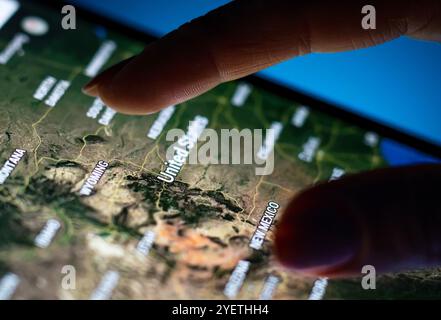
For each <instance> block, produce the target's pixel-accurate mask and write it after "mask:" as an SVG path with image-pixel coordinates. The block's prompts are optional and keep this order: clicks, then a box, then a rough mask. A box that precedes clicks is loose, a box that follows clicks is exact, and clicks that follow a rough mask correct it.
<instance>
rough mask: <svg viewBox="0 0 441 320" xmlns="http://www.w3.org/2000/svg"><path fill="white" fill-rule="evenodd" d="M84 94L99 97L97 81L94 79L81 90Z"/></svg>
mask: <svg viewBox="0 0 441 320" xmlns="http://www.w3.org/2000/svg"><path fill="white" fill-rule="evenodd" d="M81 91H82V92H83V93H84V94H87V95H88V96H93V97H95V96H97V95H98V82H97V81H96V80H95V79H92V80H91V81H89V82H88V83H86V85H84V87H83V88H82V89H81Z"/></svg>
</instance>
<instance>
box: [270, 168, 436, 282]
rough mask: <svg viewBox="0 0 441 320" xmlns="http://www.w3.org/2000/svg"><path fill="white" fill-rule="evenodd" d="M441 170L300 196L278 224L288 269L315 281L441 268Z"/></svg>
mask: <svg viewBox="0 0 441 320" xmlns="http://www.w3.org/2000/svg"><path fill="white" fill-rule="evenodd" d="M440 183H441V166H440V165H420V166H412V167H399V168H390V169H380V170H376V171H371V172H366V173H361V174H356V175H353V176H348V177H346V178H342V179H340V180H338V181H333V182H329V183H325V184H321V185H318V186H315V187H313V188H311V189H309V190H307V191H305V192H303V193H301V194H300V195H298V196H297V197H296V198H295V199H294V200H293V201H292V202H291V204H290V205H289V206H288V208H287V210H286V212H285V214H284V215H283V216H282V218H281V221H280V223H279V225H278V229H277V231H276V237H275V248H276V253H277V256H278V259H279V260H280V262H281V263H282V264H283V265H285V266H287V267H288V268H292V269H295V270H298V271H300V272H303V273H306V274H310V275H315V276H327V277H338V276H351V275H360V272H361V268H362V267H363V265H373V266H374V267H375V268H376V271H377V272H380V273H381V272H392V271H402V270H406V269H416V268H420V267H434V266H440V265H441V232H440V230H441V201H440V200H439V185H440Z"/></svg>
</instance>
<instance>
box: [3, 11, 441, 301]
mask: <svg viewBox="0 0 441 320" xmlns="http://www.w3.org/2000/svg"><path fill="white" fill-rule="evenodd" d="M31 15H32V16H39V17H41V18H42V19H44V20H45V21H46V22H48V24H49V26H50V29H49V32H48V33H47V34H46V35H44V36H30V40H29V42H28V43H26V44H24V46H23V52H21V53H17V54H16V55H15V56H13V57H12V58H11V59H10V60H9V61H8V62H7V63H6V64H5V65H0V90H1V92H2V97H1V98H0V114H1V117H0V165H3V163H5V161H6V160H8V158H9V157H10V156H11V154H12V153H13V152H14V150H15V149H23V150H26V154H25V156H24V157H23V159H22V160H20V162H19V163H18V164H17V166H16V168H15V169H14V171H13V172H12V173H11V174H10V176H9V177H8V178H7V179H6V181H5V183H4V184H2V185H0V277H1V276H2V275H3V274H5V273H6V272H12V273H14V274H16V275H18V276H19V277H20V284H19V285H18V287H17V289H16V292H15V294H14V298H43V299H45V298H56V299H77V298H88V297H90V295H91V293H92V292H93V291H94V290H95V288H96V287H97V286H98V285H99V283H100V280H101V278H102V277H103V275H104V274H105V273H106V272H107V271H108V270H115V271H117V272H118V274H119V276H120V279H119V281H118V284H117V286H116V287H115V288H114V289H113V292H112V295H111V297H112V298H113V299H127V298H138V299H144V298H157V299H173V298H186V299H195V298H200V299H210V298H213V299H224V298H225V295H224V293H223V291H224V288H225V286H226V284H227V282H228V281H229V278H230V275H231V273H232V272H233V270H234V268H235V267H236V265H237V264H238V263H239V261H241V260H246V261H249V262H250V269H249V270H248V272H247V274H246V277H245V280H244V282H243V284H241V286H240V290H239V291H238V294H237V298H239V299H256V298H259V295H260V293H261V291H262V288H263V286H264V284H265V281H266V279H267V278H268V276H269V275H274V276H276V277H277V278H278V279H279V282H278V285H277V288H276V289H275V290H274V292H273V296H272V298H274V299H298V298H302V299H305V298H308V296H309V294H310V292H311V289H312V286H313V283H314V280H315V279H309V278H304V277H302V276H301V275H298V274H294V273H290V272H287V271H286V270H284V269H283V268H281V267H280V266H279V265H278V264H277V262H276V261H275V258H274V256H273V254H272V252H271V242H272V238H273V232H274V228H275V227H276V224H277V218H276V221H275V225H273V226H272V227H271V229H270V230H269V232H268V234H267V235H266V238H265V241H264V245H263V247H262V248H261V249H260V250H254V249H251V248H250V247H249V241H250V238H251V237H252V235H253V233H254V231H255V230H256V227H257V226H258V224H259V220H260V218H261V216H262V214H263V212H264V211H265V208H266V205H267V203H268V201H270V200H272V201H275V202H277V203H278V204H280V206H281V209H280V212H279V213H278V216H277V217H280V215H281V214H283V208H284V207H286V205H287V204H288V202H289V201H290V199H291V198H292V197H293V196H294V195H295V194H296V193H297V192H299V191H300V190H302V189H304V188H306V187H308V186H311V185H313V184H315V183H319V182H322V181H327V180H329V179H330V178H331V176H332V174H333V171H334V170H335V169H339V170H343V171H344V172H345V174H351V173H355V172H360V171H364V170H370V169H374V168H379V167H383V166H386V162H385V160H384V159H383V158H382V156H381V154H380V151H379V146H378V145H379V144H378V142H377V143H375V144H374V145H368V144H366V143H365V137H366V131H365V130H362V129H360V128H358V127H355V126H353V125H350V124H348V123H345V122H342V121H340V120H339V119H336V118H333V117H331V116H329V115H327V114H324V113H321V112H318V111H315V110H314V109H313V108H311V109H310V114H309V115H308V117H307V119H306V121H305V122H304V124H303V125H302V126H301V127H296V126H294V125H293V124H292V118H293V115H294V114H295V113H296V112H297V111H298V110H299V108H301V106H300V105H299V104H297V103H296V102H293V101H289V100H287V99H285V98H281V97H278V96H276V95H274V94H272V93H270V92H267V91H264V90H262V89H260V88H258V87H254V88H252V92H251V94H250V96H249V97H248V98H247V99H246V101H245V103H244V105H242V106H241V107H235V106H233V105H232V104H231V98H232V96H233V95H234V94H235V92H236V90H237V87H238V83H237V82H236V83H228V84H223V85H221V86H219V87H217V88H215V89H213V90H211V91H210V92H208V93H206V94H204V95H202V96H200V97H198V98H196V99H193V100H191V101H189V102H186V103H183V104H181V105H178V106H176V108H175V111H174V113H173V115H172V117H171V118H170V119H169V120H168V121H167V124H166V126H165V127H164V128H163V130H162V133H161V134H160V135H159V136H158V137H157V138H156V139H150V138H148V137H147V133H148V132H149V129H150V128H151V127H152V125H153V123H154V122H155V121H156V120H157V118H158V115H149V116H128V115H123V114H116V115H115V116H114V117H113V119H112V120H111V121H110V123H109V124H108V125H102V124H100V123H99V122H98V118H99V117H98V118H95V119H93V118H90V117H88V116H87V115H86V114H87V112H88V110H89V109H90V107H91V106H92V104H93V103H94V98H91V97H88V96H85V95H83V94H82V93H81V87H82V86H83V85H84V84H85V83H86V82H87V81H88V80H89V77H87V76H86V75H85V74H84V70H85V68H86V66H87V65H88V63H89V62H90V60H91V59H92V57H93V56H94V54H95V53H96V51H97V50H98V48H99V47H100V45H101V44H102V43H103V41H106V40H112V41H114V43H116V45H117V48H116V50H115V52H113V53H112V55H111V56H110V58H109V59H108V61H107V62H106V64H105V66H104V67H106V66H109V65H111V64H113V63H116V62H118V61H120V60H122V59H125V58H127V57H129V56H131V55H133V54H136V53H138V52H139V51H140V50H142V47H143V46H142V44H141V43H139V42H137V41H133V40H130V39H128V38H126V37H123V36H121V35H119V34H117V33H114V32H110V31H107V32H105V35H103V29H99V30H100V32H97V29H96V26H94V25H93V24H91V23H86V22H84V21H80V22H78V26H79V29H78V30H76V31H68V32H66V31H62V30H61V29H60V27H59V21H58V20H59V17H58V15H57V14H56V13H55V14H54V13H53V12H50V11H48V10H47V9H42V8H40V7H38V6H35V5H31V4H26V5H24V7H23V8H22V9H21V10H20V11H19V12H18V13H17V14H16V15H15V16H14V18H13V20H11V21H10V23H8V24H7V26H6V27H4V28H3V29H2V30H1V33H0V52H1V51H2V50H3V48H5V47H6V46H7V45H8V43H9V42H10V41H11V39H12V38H13V37H14V35H16V34H17V33H19V32H23V30H22V29H21V25H20V21H21V20H22V19H23V18H24V17H26V16H31ZM48 76H51V77H54V78H55V79H57V81H58V80H67V81H69V82H70V86H69V88H68V89H67V90H66V92H65V93H64V95H63V96H62V97H61V99H60V100H59V101H58V102H57V104H56V105H55V107H53V108H51V107H48V106H47V105H46V104H45V102H44V100H38V99H35V98H34V97H33V96H34V93H35V91H36V89H37V88H38V87H39V85H40V84H41V83H42V81H43V80H44V79H45V78H46V77H48ZM198 115H199V116H203V117H206V118H207V119H208V127H209V128H212V129H215V130H217V131H218V132H220V130H221V129H232V128H236V129H238V130H242V129H266V128H269V127H270V126H271V124H272V123H274V122H280V123H281V124H282V126H283V130H282V132H281V134H280V137H279V138H278V140H277V143H276V145H275V148H274V157H275V158H274V171H273V172H272V174H270V175H262V176H258V175H256V174H255V167H256V165H247V164H241V165H225V164H210V165H200V164H186V165H184V167H183V169H182V170H181V172H180V173H179V175H178V176H177V178H176V180H175V181H174V182H173V183H165V182H162V181H160V180H158V179H157V175H158V174H159V172H160V171H161V170H163V169H164V161H165V160H166V150H167V148H168V147H169V146H170V144H171V143H172V142H169V141H166V139H165V134H166V132H167V130H169V129H172V128H180V129H183V130H186V129H187V127H188V125H189V121H191V120H193V119H194V118H195V117H196V116H198ZM311 137H316V138H318V139H320V143H319V146H318V147H317V150H315V154H314V156H313V159H312V161H311V162H307V161H303V160H301V159H300V158H299V154H300V153H301V152H302V150H303V149H304V146H305V143H307V141H308V139H310V138H311ZM379 139H381V138H379ZM98 161H106V162H107V163H108V164H109V166H108V167H107V169H106V171H105V173H104V174H103V176H102V178H101V180H100V181H99V183H98V184H97V185H96V186H95V188H94V190H93V192H92V194H91V195H90V196H81V195H80V194H79V190H80V189H81V187H82V185H83V184H84V182H85V180H86V179H87V177H88V176H89V175H90V173H91V172H92V170H93V169H94V167H95V166H96V164H97V162H98ZM49 219H55V220H57V221H58V222H59V223H60V225H61V227H60V230H58V231H57V233H56V234H55V236H54V238H53V240H52V241H51V243H50V245H49V246H48V247H47V248H39V247H37V246H36V245H35V238H36V237H37V235H38V234H40V233H41V231H42V229H43V228H44V226H45V224H46V223H47V221H48V220H49ZM147 232H152V233H153V234H155V240H154V243H153V244H152V246H151V248H150V251H149V253H148V254H147V255H140V254H139V253H138V252H137V249H136V248H137V245H138V243H139V241H140V240H141V239H142V238H143V236H144V235H145V234H146V233H147ZM64 265H72V266H74V267H75V268H76V271H77V272H76V275H77V285H76V290H64V289H62V287H61V286H60V281H61V279H62V277H63V274H62V273H61V272H60V270H61V268H62V267H63V266H64ZM382 285H384V286H383V287H382ZM385 287H387V289H384V288H385ZM438 287H439V273H438V271H436V270H434V271H415V272H411V273H403V274H397V275H395V274H394V275H386V276H382V277H380V278H379V280H378V282H377V288H378V290H374V291H375V292H368V291H365V290H362V289H361V286H360V281H359V279H355V280H354V279H349V280H335V281H334V280H332V281H329V286H328V288H327V291H326V293H325V298H330V299H332V298H414V297H439V293H437V292H439V290H438V291H436V288H438ZM159 288H160V290H159ZM382 288H383V289H382ZM375 294H379V295H378V296H376V295H375Z"/></svg>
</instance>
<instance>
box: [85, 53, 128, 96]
mask: <svg viewBox="0 0 441 320" xmlns="http://www.w3.org/2000/svg"><path fill="white" fill-rule="evenodd" d="M134 57H135V56H133V57H131V58H129V59H126V60H123V61H121V62H119V63H117V64H115V65H113V66H112V67H110V68H108V69H107V70H104V71H103V72H101V73H100V74H98V75H97V76H95V77H94V78H93V79H92V80H90V81H89V82H88V83H86V84H85V85H84V86H83V88H82V89H81V90H82V91H83V93H84V94H87V95H89V96H97V95H98V85H99V84H100V83H101V82H103V81H111V79H112V78H113V77H114V76H115V75H116V74H117V73H118V72H119V71H121V70H122V69H123V68H124V67H125V66H126V65H127V64H128V63H129V62H130V61H131V60H132V59H133V58H134Z"/></svg>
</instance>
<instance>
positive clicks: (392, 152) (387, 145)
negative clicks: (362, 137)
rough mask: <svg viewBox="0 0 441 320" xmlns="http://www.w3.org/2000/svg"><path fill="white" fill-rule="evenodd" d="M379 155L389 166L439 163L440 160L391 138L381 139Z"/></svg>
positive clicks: (440, 162)
mask: <svg viewBox="0 0 441 320" xmlns="http://www.w3.org/2000/svg"><path fill="white" fill-rule="evenodd" d="M380 151H381V155H382V156H383V157H384V159H385V160H386V162H387V163H388V164H389V165H390V166H405V165H411V164H423V163H439V164H441V160H440V159H438V158H434V157H431V156H429V155H427V154H425V153H422V152H420V151H418V150H415V149H414V148H412V147H409V146H406V145H403V144H401V143H398V142H396V141H394V140H391V139H386V138H384V139H382V140H381V144H380Z"/></svg>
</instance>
